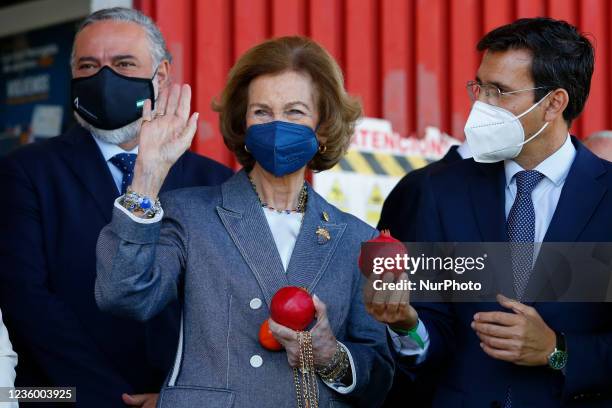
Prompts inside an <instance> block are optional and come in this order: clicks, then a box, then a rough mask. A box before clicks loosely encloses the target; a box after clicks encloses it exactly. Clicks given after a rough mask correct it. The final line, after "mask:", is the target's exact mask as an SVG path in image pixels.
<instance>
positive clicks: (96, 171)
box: [60, 126, 119, 222]
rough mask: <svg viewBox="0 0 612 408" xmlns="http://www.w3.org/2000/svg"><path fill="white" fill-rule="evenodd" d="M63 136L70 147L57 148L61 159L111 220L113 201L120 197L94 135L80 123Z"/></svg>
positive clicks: (103, 213) (106, 217) (105, 216)
mask: <svg viewBox="0 0 612 408" xmlns="http://www.w3.org/2000/svg"><path fill="white" fill-rule="evenodd" d="M66 136H67V137H66V140H65V143H66V144H67V145H68V146H69V148H68V149H61V150H60V154H61V155H62V159H63V160H64V161H65V162H66V164H67V165H68V167H69V168H70V169H71V171H72V172H73V173H74V174H75V176H76V177H77V178H78V179H79V180H80V181H81V183H82V185H83V187H84V188H85V189H86V190H87V191H89V193H90V194H91V196H92V199H93V200H94V201H95V202H96V205H97V206H98V208H99V210H100V212H101V213H102V215H103V216H104V218H105V219H106V221H107V222H110V220H111V215H112V211H113V201H114V200H115V199H116V198H117V197H119V191H117V186H116V185H115V182H114V180H113V176H112V175H111V173H110V170H109V169H108V165H107V164H106V162H105V161H104V157H103V156H102V153H101V152H100V149H99V148H98V146H97V145H96V142H95V141H94V140H93V136H91V135H90V134H89V132H87V131H86V130H85V129H83V128H82V127H80V126H77V127H74V128H73V129H71V130H70V131H69V133H68V134H67V135H66Z"/></svg>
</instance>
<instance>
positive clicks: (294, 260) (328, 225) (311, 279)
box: [287, 185, 357, 293]
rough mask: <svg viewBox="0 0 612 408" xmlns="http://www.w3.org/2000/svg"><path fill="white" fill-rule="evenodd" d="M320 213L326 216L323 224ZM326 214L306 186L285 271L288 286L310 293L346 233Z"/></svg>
mask: <svg viewBox="0 0 612 408" xmlns="http://www.w3.org/2000/svg"><path fill="white" fill-rule="evenodd" d="M324 212H325V213H326V214H328V217H327V220H326V219H325V216H324V215H323V213H324ZM329 214H332V207H331V206H330V205H329V204H327V203H326V202H325V200H323V198H322V197H321V196H320V195H318V194H317V193H316V192H315V191H314V190H313V189H312V187H311V186H310V185H308V202H307V204H306V213H305V214H304V221H303V223H302V228H300V233H299V235H298V237H297V241H296V243H295V247H294V249H293V253H292V255H291V260H290V261H289V266H288V267H287V277H288V280H289V284H291V285H294V286H301V287H304V288H306V289H308V291H309V292H311V293H312V292H313V290H314V288H315V286H316V285H317V283H318V282H319V280H320V279H321V276H323V273H324V272H325V270H326V269H327V265H328V264H329V261H330V259H331V257H332V255H333V254H334V252H335V250H336V248H337V246H338V243H339V242H340V240H341V239H342V234H344V230H345V229H346V223H336V222H335V220H333V219H331V218H329ZM354 262H355V264H356V263H357V260H356V259H355V260H354Z"/></svg>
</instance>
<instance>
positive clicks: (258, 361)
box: [251, 354, 263, 368]
mask: <svg viewBox="0 0 612 408" xmlns="http://www.w3.org/2000/svg"><path fill="white" fill-rule="evenodd" d="M262 364H263V358H261V356H260V355H258V354H255V355H254V356H251V367H253V368H259V367H261V365H262Z"/></svg>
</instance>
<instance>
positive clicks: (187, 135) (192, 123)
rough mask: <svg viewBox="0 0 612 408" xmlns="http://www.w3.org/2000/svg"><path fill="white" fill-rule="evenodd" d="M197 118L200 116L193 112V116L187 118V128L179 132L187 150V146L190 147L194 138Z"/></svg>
mask: <svg viewBox="0 0 612 408" xmlns="http://www.w3.org/2000/svg"><path fill="white" fill-rule="evenodd" d="M199 117H200V114H199V113H198V112H195V113H194V114H193V115H191V117H190V118H189V122H187V126H185V128H184V129H183V131H182V132H181V139H182V140H183V141H184V144H185V147H186V148H189V146H191V141H192V140H193V137H194V136H195V134H196V131H197V130H198V118H199Z"/></svg>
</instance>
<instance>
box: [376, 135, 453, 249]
mask: <svg viewBox="0 0 612 408" xmlns="http://www.w3.org/2000/svg"><path fill="white" fill-rule="evenodd" d="M457 148H458V146H451V148H450V149H449V150H448V152H446V154H445V155H444V157H442V158H441V159H440V160H438V161H436V162H433V163H430V164H428V165H427V166H425V167H422V168H420V169H417V170H414V171H411V172H410V173H408V174H406V175H405V176H404V177H402V179H401V180H400V181H399V182H398V183H397V185H396V186H395V187H394V188H393V190H391V193H389V196H387V199H386V200H385V203H384V204H383V208H382V212H381V214H380V221H378V227H377V228H378V230H383V229H388V230H390V231H391V235H393V236H394V237H395V238H397V239H399V240H400V241H404V242H408V241H412V240H414V237H411V236H410V234H409V233H410V231H414V224H415V220H416V217H417V210H418V205H419V202H420V200H421V192H422V191H423V181H425V180H426V175H427V174H428V173H430V172H431V171H434V170H436V169H442V168H444V167H446V166H447V165H449V164H451V163H454V162H456V161H459V160H461V156H460V155H459V153H458V152H457Z"/></svg>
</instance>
